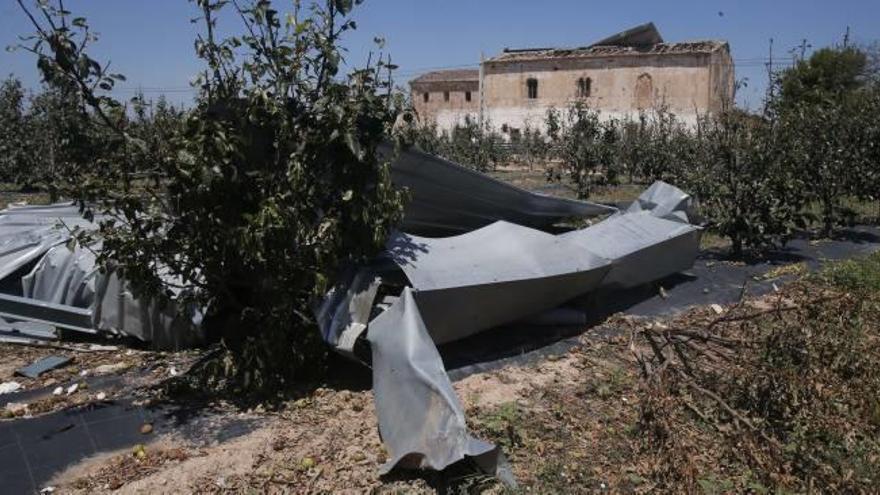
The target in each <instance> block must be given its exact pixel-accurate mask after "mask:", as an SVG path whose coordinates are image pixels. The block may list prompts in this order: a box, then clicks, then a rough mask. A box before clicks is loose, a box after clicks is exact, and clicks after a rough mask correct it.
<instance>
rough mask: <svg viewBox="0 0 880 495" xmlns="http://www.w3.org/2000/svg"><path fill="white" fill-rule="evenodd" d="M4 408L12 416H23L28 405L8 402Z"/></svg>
mask: <svg viewBox="0 0 880 495" xmlns="http://www.w3.org/2000/svg"><path fill="white" fill-rule="evenodd" d="M6 410H7V411H9V413H10V414H12V415H13V416H24V415H25V413H27V410H28V405H27V404H23V403H21V402H10V403H8V404H6Z"/></svg>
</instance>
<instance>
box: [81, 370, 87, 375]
mask: <svg viewBox="0 0 880 495" xmlns="http://www.w3.org/2000/svg"><path fill="white" fill-rule="evenodd" d="M88 375H89V370H82V371H80V372H79V376H88Z"/></svg>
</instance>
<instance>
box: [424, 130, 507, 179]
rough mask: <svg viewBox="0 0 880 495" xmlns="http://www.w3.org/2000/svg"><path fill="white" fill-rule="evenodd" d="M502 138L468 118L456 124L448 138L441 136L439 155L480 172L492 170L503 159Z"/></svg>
mask: <svg viewBox="0 0 880 495" xmlns="http://www.w3.org/2000/svg"><path fill="white" fill-rule="evenodd" d="M502 141H503V140H502V138H501V136H499V135H498V134H497V133H495V132H492V131H491V130H490V129H489V126H488V125H482V126H481V125H480V124H479V123H478V122H475V121H474V120H473V119H472V118H470V117H465V119H464V122H462V123H460V124H456V125H455V127H453V128H452V131H451V132H450V133H449V134H448V136H443V138H442V141H441V142H442V143H443V145H442V146H441V148H440V150H439V151H440V153H439V154H440V155H441V156H443V157H445V158H448V159H449V160H452V161H454V162H457V163H461V164H462V165H466V166H469V167H472V168H474V169H476V170H479V171H481V172H484V171H487V170H491V169H494V168H495V167H496V166H497V165H498V163H499V162H501V161H503V160H504V158H505V154H504V151H503V150H502V148H501V146H500V144H501V143H502Z"/></svg>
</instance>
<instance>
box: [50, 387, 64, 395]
mask: <svg viewBox="0 0 880 495" xmlns="http://www.w3.org/2000/svg"><path fill="white" fill-rule="evenodd" d="M63 393H64V387H55V390H53V391H52V395H61V394H63Z"/></svg>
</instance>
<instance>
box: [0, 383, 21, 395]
mask: <svg viewBox="0 0 880 495" xmlns="http://www.w3.org/2000/svg"><path fill="white" fill-rule="evenodd" d="M19 390H21V384H20V383H18V382H4V383H0V395H3V394H11V393H13V392H18V391H19Z"/></svg>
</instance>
